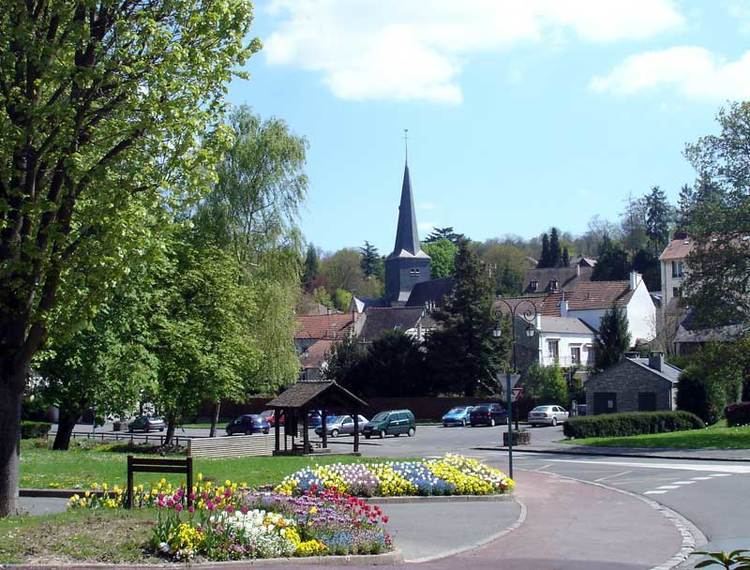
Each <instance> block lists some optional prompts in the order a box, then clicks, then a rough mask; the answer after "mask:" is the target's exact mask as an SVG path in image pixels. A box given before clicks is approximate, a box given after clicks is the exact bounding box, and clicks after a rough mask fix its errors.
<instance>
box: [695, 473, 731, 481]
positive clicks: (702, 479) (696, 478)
mask: <svg viewBox="0 0 750 570" xmlns="http://www.w3.org/2000/svg"><path fill="white" fill-rule="evenodd" d="M722 475H723V473H722ZM691 479H692V480H693V481H710V480H711V479H713V477H711V476H709V477H691Z"/></svg>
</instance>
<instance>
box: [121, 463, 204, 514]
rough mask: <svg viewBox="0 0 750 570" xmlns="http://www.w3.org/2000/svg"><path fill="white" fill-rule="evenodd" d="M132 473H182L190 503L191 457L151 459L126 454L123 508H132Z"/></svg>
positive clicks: (191, 481)
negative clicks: (126, 469) (125, 485)
mask: <svg viewBox="0 0 750 570" xmlns="http://www.w3.org/2000/svg"><path fill="white" fill-rule="evenodd" d="M133 473H184V474H185V475H186V478H187V484H186V489H185V497H187V500H188V503H190V493H192V491H193V458H192V457H190V456H188V457H186V458H185V459H163V458H160V459H152V458H144V457H133V456H132V455H128V491H127V495H126V496H125V508H126V509H132V508H133Z"/></svg>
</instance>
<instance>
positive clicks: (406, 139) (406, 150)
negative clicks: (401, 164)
mask: <svg viewBox="0 0 750 570" xmlns="http://www.w3.org/2000/svg"><path fill="white" fill-rule="evenodd" d="M404 153H405V155H406V162H409V129H404Z"/></svg>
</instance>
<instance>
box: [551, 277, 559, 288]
mask: <svg viewBox="0 0 750 570" xmlns="http://www.w3.org/2000/svg"><path fill="white" fill-rule="evenodd" d="M558 287H559V284H558V282H557V279H553V280H552V281H550V282H549V288H550V291H557V288H558Z"/></svg>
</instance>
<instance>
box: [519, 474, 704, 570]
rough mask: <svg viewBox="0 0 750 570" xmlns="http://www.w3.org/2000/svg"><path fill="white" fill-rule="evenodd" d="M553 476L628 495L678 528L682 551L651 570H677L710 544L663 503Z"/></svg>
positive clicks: (594, 484)
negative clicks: (693, 554)
mask: <svg viewBox="0 0 750 570" xmlns="http://www.w3.org/2000/svg"><path fill="white" fill-rule="evenodd" d="M524 471H527V470H524ZM551 475H554V476H555V477H559V478H561V479H569V480H571V481H576V482H578V483H583V484H584V485H592V486H594V487H601V488H602V489H607V490H608V491H614V492H616V493H620V494H622V495H627V496H628V497H632V498H634V499H638V500H639V501H642V502H644V503H646V504H647V505H648V506H649V507H651V508H652V509H654V510H655V511H658V512H659V513H661V514H662V515H663V516H664V517H665V518H666V519H667V520H668V521H669V522H671V523H672V524H673V525H674V526H675V527H676V528H677V531H678V532H679V533H680V535H681V536H682V546H681V547H680V550H679V551H678V552H677V553H676V554H675V555H674V556H672V557H671V558H670V559H669V560H667V561H666V562H664V563H663V564H660V565H658V566H654V567H653V568H651V570H672V569H673V568H676V567H677V566H679V565H680V564H682V563H683V562H684V561H685V560H687V559H688V557H689V556H690V554H691V553H692V552H693V551H694V550H696V549H697V548H699V547H701V546H703V545H705V544H707V543H708V539H707V538H706V535H704V534H703V532H702V531H701V530H700V529H699V528H698V527H697V526H695V525H694V524H693V523H692V522H691V521H690V520H689V519H687V518H685V517H684V516H682V515H681V514H680V513H678V512H677V511H675V510H673V509H670V508H669V507H667V506H665V505H662V504H661V503H658V502H656V501H654V500H652V499H647V498H646V497H644V496H642V495H639V494H638V493H632V492H630V491H626V490H625V489H618V488H617V487H610V486H609V485H605V484H603V483H597V482H595V481H586V480H584V479H577V478H576V477H569V476H567V475H559V474H557V473H554V474H551Z"/></svg>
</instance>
